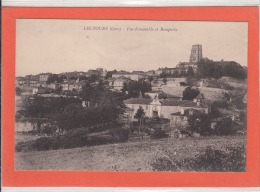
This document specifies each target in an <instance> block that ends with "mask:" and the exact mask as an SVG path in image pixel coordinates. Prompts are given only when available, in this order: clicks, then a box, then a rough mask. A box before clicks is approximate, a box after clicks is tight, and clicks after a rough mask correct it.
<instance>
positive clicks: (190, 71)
mask: <svg viewBox="0 0 260 192" xmlns="http://www.w3.org/2000/svg"><path fill="white" fill-rule="evenodd" d="M186 76H194V71H193V68H192V67H189V68H188V71H187V74H186Z"/></svg>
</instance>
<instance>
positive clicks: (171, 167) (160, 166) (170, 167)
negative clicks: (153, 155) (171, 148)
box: [151, 157, 178, 172]
mask: <svg viewBox="0 0 260 192" xmlns="http://www.w3.org/2000/svg"><path fill="white" fill-rule="evenodd" d="M151 166H152V169H153V171H157V172H160V171H163V172H165V171H166V172H167V171H173V172H176V171H178V169H177V167H176V165H175V164H173V163H172V161H171V160H169V159H168V158H166V157H160V158H158V159H156V160H155V161H154V162H153V163H152V164H151Z"/></svg>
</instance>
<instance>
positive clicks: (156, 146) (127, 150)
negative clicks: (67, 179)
mask: <svg viewBox="0 0 260 192" xmlns="http://www.w3.org/2000/svg"><path fill="white" fill-rule="evenodd" d="M242 145H245V146H246V136H221V137H220V136H204V137H199V138H181V139H173V138H165V139H159V140H152V139H149V138H146V139H143V140H142V139H140V140H138V141H128V142H126V143H119V144H109V145H100V146H91V147H81V148H74V149H62V150H52V151H32V152H16V154H15V169H16V170H70V171H79V170H81V171H153V170H152V166H151V164H152V163H154V162H155V160H156V159H158V158H160V157H164V158H167V159H170V161H172V162H175V161H180V160H183V159H185V158H193V157H195V155H197V154H201V153H203V152H204V151H205V150H206V148H207V147H208V146H211V147H212V148H213V149H220V150H223V151H225V149H226V147H232V146H234V147H235V146H242ZM180 171H185V170H180Z"/></svg>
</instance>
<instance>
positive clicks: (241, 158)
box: [151, 146, 246, 172]
mask: <svg viewBox="0 0 260 192" xmlns="http://www.w3.org/2000/svg"><path fill="white" fill-rule="evenodd" d="M151 165H152V169H153V170H154V171H173V172H176V171H178V170H177V168H180V169H181V170H185V171H192V172H193V171H195V172H245V171H246V147H245V146H241V147H240V146H237V147H227V148H226V151H222V150H216V149H212V148H211V147H208V148H207V149H206V150H205V152H204V153H203V154H199V155H197V156H195V158H190V159H184V160H182V161H174V163H173V161H170V160H169V159H167V158H166V157H163V158H158V159H157V160H156V161H155V162H154V163H153V164H151Z"/></svg>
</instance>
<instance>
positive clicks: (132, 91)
mask: <svg viewBox="0 0 260 192" xmlns="http://www.w3.org/2000/svg"><path fill="white" fill-rule="evenodd" d="M151 90H152V89H151V84H150V83H148V82H146V81H143V80H139V81H131V82H130V83H129V84H128V87H127V91H128V97H133V98H134V97H138V96H139V94H140V91H141V93H145V92H149V91H151Z"/></svg>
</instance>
